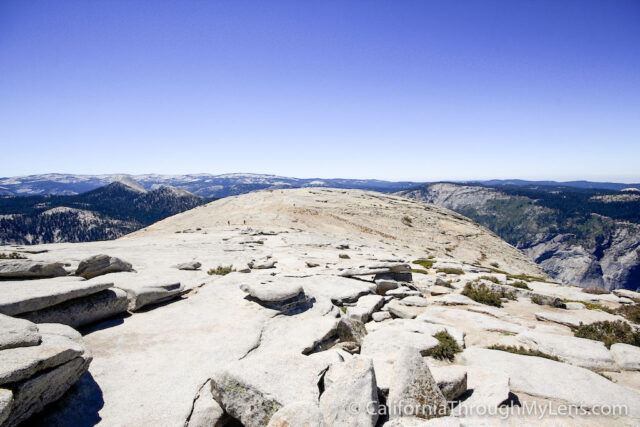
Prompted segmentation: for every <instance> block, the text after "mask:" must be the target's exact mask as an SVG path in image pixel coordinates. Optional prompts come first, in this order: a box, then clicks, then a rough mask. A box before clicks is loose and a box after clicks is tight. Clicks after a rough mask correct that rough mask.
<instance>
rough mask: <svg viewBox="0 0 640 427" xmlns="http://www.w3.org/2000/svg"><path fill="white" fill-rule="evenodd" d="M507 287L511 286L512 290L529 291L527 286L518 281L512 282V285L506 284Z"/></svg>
mask: <svg viewBox="0 0 640 427" xmlns="http://www.w3.org/2000/svg"><path fill="white" fill-rule="evenodd" d="M507 285H509V286H513V287H514V288H518V289H527V290H530V288H529V286H528V285H527V284H526V283H524V282H522V281H520V280H516V281H515V282H512V283H507Z"/></svg>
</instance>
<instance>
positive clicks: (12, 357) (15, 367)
mask: <svg viewBox="0 0 640 427" xmlns="http://www.w3.org/2000/svg"><path fill="white" fill-rule="evenodd" d="M84 352H85V347H84V346H83V345H80V344H78V343H77V342H75V341H73V340H70V339H69V338H66V337H62V336H59V335H43V336H42V343H41V344H40V345H37V346H31V347H20V348H12V349H8V350H2V351H0V385H2V384H8V383H15V382H19V381H23V380H25V379H27V378H30V377H32V376H33V375H35V374H36V373H37V372H40V371H43V370H47V369H50V368H53V367H55V366H58V365H61V364H63V363H66V362H68V361H69V360H71V359H73V358H75V357H78V356H81V355H83V354H84Z"/></svg>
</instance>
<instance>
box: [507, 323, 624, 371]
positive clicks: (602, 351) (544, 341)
mask: <svg viewBox="0 0 640 427" xmlns="http://www.w3.org/2000/svg"><path fill="white" fill-rule="evenodd" d="M516 339H518V340H519V341H521V342H523V343H524V344H527V345H528V346H530V347H532V348H534V349H537V350H539V351H541V352H543V353H546V354H549V355H551V356H555V357H557V358H558V359H560V360H562V361H565V362H567V363H571V364H572V365H576V366H582V367H583V368H588V369H594V370H617V366H616V362H615V361H614V360H613V358H612V357H611V354H610V353H609V351H608V350H607V348H606V347H605V346H604V344H603V343H602V342H600V341H593V340H588V339H585V338H576V337H571V336H564V335H554V334H544V333H539V332H533V331H526V332H521V333H519V334H518V335H517V336H516Z"/></svg>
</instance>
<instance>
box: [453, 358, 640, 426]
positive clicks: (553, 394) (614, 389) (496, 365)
mask: <svg viewBox="0 0 640 427" xmlns="http://www.w3.org/2000/svg"><path fill="white" fill-rule="evenodd" d="M461 360H462V363H464V364H465V365H467V366H472V367H482V368H485V369H489V370H491V371H494V372H499V371H503V372H505V373H506V374H507V375H508V376H509V385H510V387H511V390H512V391H514V392H516V393H518V392H522V393H527V394H530V395H532V396H537V397H541V398H545V399H552V400H564V401H566V402H567V403H569V404H574V405H579V406H582V407H584V408H592V407H596V406H597V407H602V406H603V405H626V406H627V408H628V411H629V412H628V414H629V415H630V416H632V417H638V416H640V393H638V392H636V391H633V390H630V389H628V388H626V387H622V386H619V385H617V384H614V383H613V382H611V381H609V380H608V379H606V378H604V377H602V376H600V375H598V374H596V373H594V372H592V371H590V370H588V369H584V368H580V367H578V366H573V365H567V364H566V363H562V362H555V361H553V360H549V359H544V358H541V357H533V356H522V355H519V354H512V353H508V352H505V351H499V350H488V349H485V348H479V347H470V348H467V349H465V350H464V352H463V353H462V357H461Z"/></svg>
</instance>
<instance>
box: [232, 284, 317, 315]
mask: <svg viewBox="0 0 640 427" xmlns="http://www.w3.org/2000/svg"><path fill="white" fill-rule="evenodd" d="M240 289H242V290H243V291H244V292H246V293H248V294H249V298H250V299H251V300H253V301H255V302H257V303H259V304H260V305H263V306H265V307H267V308H271V309H274V310H278V311H281V312H285V313H295V312H300V311H304V310H305V309H307V308H309V306H310V304H311V301H310V300H309V298H307V296H306V295H305V293H304V290H303V289H302V286H300V285H297V284H295V283H291V282H285V281H277V282H270V283H260V284H242V285H240Z"/></svg>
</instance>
